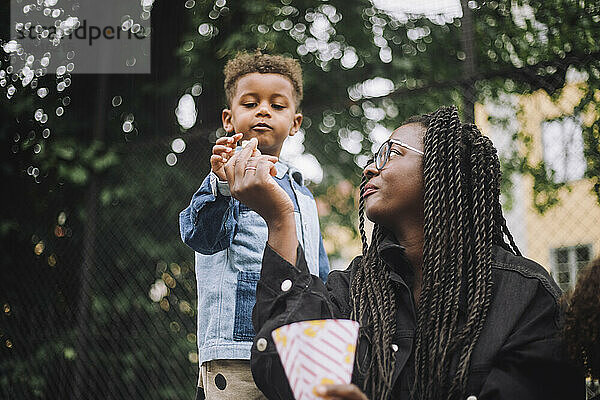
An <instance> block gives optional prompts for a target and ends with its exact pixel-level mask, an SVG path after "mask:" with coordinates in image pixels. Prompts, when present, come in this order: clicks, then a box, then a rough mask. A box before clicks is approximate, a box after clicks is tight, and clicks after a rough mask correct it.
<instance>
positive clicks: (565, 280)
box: [551, 244, 592, 291]
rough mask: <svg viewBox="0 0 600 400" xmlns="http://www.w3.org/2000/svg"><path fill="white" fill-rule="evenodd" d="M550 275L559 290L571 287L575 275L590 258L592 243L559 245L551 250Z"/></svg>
mask: <svg viewBox="0 0 600 400" xmlns="http://www.w3.org/2000/svg"><path fill="white" fill-rule="evenodd" d="M551 258H552V275H553V276H554V279H555V280H556V283H558V286H560V288H561V290H563V291H566V290H569V289H572V288H573V287H574V286H575V282H576V281H577V276H578V275H579V272H580V271H581V269H582V268H583V267H585V266H586V265H587V264H588V263H589V262H590V261H591V258H592V245H589V244H588V245H578V246H571V247H560V248H558V249H553V250H552V251H551Z"/></svg>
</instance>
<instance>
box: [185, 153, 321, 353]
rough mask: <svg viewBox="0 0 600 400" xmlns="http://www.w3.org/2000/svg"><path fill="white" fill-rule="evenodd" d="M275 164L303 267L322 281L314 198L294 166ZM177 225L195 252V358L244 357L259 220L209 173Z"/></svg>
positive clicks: (250, 332)
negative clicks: (287, 199)
mask: <svg viewBox="0 0 600 400" xmlns="http://www.w3.org/2000/svg"><path fill="white" fill-rule="evenodd" d="M276 167H277V175H276V176H275V180H276V182H277V183H279V185H280V186H281V187H282V188H283V189H284V190H285V191H286V192H287V193H288V195H290V198H291V199H292V202H293V203H294V216H295V219H296V232H297V234H298V240H299V242H300V243H302V245H303V247H304V248H305V249H306V252H305V253H306V261H307V265H308V268H309V270H310V272H311V273H312V274H314V275H317V276H320V277H321V278H322V279H323V281H324V280H325V279H326V277H327V274H328V272H329V261H328V260H327V255H326V253H325V249H324V247H323V240H322V238H321V233H320V229H319V219H318V215H317V207H316V204H315V201H314V198H313V197H312V194H311V193H310V191H309V190H308V189H307V188H306V187H305V186H304V185H303V179H302V174H301V173H300V172H299V171H297V170H294V169H292V168H289V167H288V166H286V165H285V164H283V163H281V162H278V163H277V164H276ZM179 226H180V232H181V238H182V240H183V241H184V242H185V243H186V244H187V245H188V246H190V247H191V248H192V249H194V251H195V252H196V254H195V259H196V285H197V290H198V317H197V318H198V358H199V362H200V363H202V362H204V361H210V360H215V359H250V347H251V346H252V339H253V337H254V329H253V327H252V308H253V307H254V303H255V301H256V284H257V282H258V280H259V278H260V268H261V262H262V255H263V251H264V249H265V244H266V242H267V225H266V223H265V221H264V220H263V219H262V217H261V216H260V215H259V214H258V213H256V212H255V211H253V210H251V209H250V208H248V207H247V206H245V205H244V204H242V203H240V202H239V201H238V200H236V199H234V198H233V197H231V196H230V193H229V187H228V185H227V183H224V182H220V181H219V180H218V178H217V176H216V175H214V174H213V173H210V174H209V175H208V176H207V177H206V179H204V181H203V183H202V185H201V186H200V188H199V189H198V191H197V192H196V193H195V194H194V196H193V197H192V201H191V203H190V205H189V206H188V207H187V208H186V209H185V210H183V211H182V212H181V213H180V215H179Z"/></svg>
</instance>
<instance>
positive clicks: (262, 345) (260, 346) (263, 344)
mask: <svg viewBox="0 0 600 400" xmlns="http://www.w3.org/2000/svg"><path fill="white" fill-rule="evenodd" d="M266 349H267V339H265V338H262V337H261V338H260V339H258V340H257V341H256V350H258V351H265V350H266Z"/></svg>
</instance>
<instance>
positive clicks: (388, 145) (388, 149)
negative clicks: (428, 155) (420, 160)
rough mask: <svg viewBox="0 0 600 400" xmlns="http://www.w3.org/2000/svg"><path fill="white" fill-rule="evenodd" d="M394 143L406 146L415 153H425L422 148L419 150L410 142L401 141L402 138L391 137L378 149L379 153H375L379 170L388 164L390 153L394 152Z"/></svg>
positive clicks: (376, 165)
mask: <svg viewBox="0 0 600 400" xmlns="http://www.w3.org/2000/svg"><path fill="white" fill-rule="evenodd" d="M392 144H397V145H398V146H400V147H404V148H405V149H408V150H412V151H414V152H415V153H418V154H420V155H424V154H425V153H423V152H422V151H421V150H419V149H417V148H415V147H413V146H411V145H409V144H406V143H404V142H401V141H400V140H396V139H389V140H387V141H385V142H384V143H383V144H382V145H381V147H380V148H379V150H377V154H376V155H375V168H377V169H378V170H379V171H381V170H382V169H383V167H384V166H385V164H387V162H388V160H389V159H390V154H391V153H392Z"/></svg>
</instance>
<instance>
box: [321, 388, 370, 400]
mask: <svg viewBox="0 0 600 400" xmlns="http://www.w3.org/2000/svg"><path fill="white" fill-rule="evenodd" d="M315 394H316V395H317V396H319V397H322V398H324V399H327V400H368V399H367V396H365V394H364V393H363V392H361V390H360V389H359V388H358V387H357V386H356V385H352V384H350V385H319V386H317V387H316V388H315Z"/></svg>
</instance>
